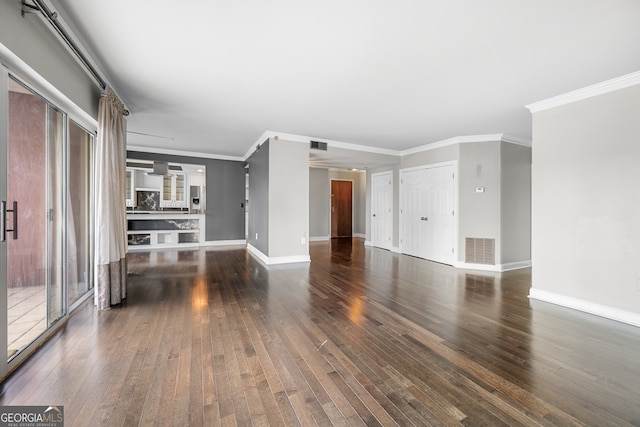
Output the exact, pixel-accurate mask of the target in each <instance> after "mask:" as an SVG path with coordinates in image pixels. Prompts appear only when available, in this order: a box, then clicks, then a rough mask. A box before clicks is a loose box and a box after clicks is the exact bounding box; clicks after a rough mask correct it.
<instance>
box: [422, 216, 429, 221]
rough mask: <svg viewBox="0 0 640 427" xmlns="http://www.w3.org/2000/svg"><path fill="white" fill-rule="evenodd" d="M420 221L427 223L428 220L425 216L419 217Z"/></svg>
mask: <svg viewBox="0 0 640 427" xmlns="http://www.w3.org/2000/svg"><path fill="white" fill-rule="evenodd" d="M420 221H429V218H427V217H426V216H421V217H420Z"/></svg>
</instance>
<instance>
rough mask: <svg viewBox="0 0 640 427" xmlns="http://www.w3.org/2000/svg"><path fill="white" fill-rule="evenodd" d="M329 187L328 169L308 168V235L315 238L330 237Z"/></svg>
mask: <svg viewBox="0 0 640 427" xmlns="http://www.w3.org/2000/svg"><path fill="white" fill-rule="evenodd" d="M330 191H331V187H330V185H329V170H328V169H320V168H310V169H309V236H310V238H316V239H327V238H329V237H330V234H331V231H330V230H329V222H330V219H329V209H331V200H330Z"/></svg>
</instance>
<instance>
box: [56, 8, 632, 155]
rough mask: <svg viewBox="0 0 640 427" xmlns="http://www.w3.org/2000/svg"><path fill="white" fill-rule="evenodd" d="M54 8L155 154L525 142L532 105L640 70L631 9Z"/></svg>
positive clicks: (137, 142)
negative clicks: (296, 140) (286, 138)
mask: <svg viewBox="0 0 640 427" xmlns="http://www.w3.org/2000/svg"><path fill="white" fill-rule="evenodd" d="M51 1H52V4H53V5H54V7H55V8H56V9H57V10H58V11H59V12H60V15H61V16H62V18H63V19H64V20H65V21H66V22H67V23H68V24H69V25H70V26H71V27H72V29H73V30H74V32H75V33H76V35H77V36H78V37H79V38H80V39H81V40H82V42H83V44H84V45H85V47H86V48H87V49H88V50H89V51H90V52H91V53H92V55H94V56H95V60H96V62H97V63H98V64H99V66H100V67H101V68H102V70H103V71H104V73H105V74H106V77H107V79H108V80H109V81H110V82H111V84H112V85H113V86H114V88H115V90H116V91H117V93H118V94H119V95H120V96H121V97H122V99H123V101H124V103H125V104H126V105H127V107H128V108H129V109H130V110H131V112H132V115H131V116H130V117H129V119H128V129H129V131H131V132H130V133H129V135H128V144H129V145H130V146H136V147H143V148H145V147H146V148H148V149H158V150H180V151H187V152H193V153H206V154H211V155H223V156H238V157H241V156H243V155H245V154H246V153H247V150H249V149H250V148H251V146H252V145H253V144H254V143H255V142H256V141H258V140H259V138H261V136H263V135H264V133H265V132H266V131H273V132H283V133H289V134H295V135H303V136H308V137H311V138H313V139H317V140H331V141H340V142H344V143H348V144H358V145H364V146H367V147H376V148H384V149H389V150H398V151H399V150H406V149H410V148H413V147H417V146H421V145H424V144H428V143H432V142H436V141H440V140H444V139H448V138H452V137H457V136H466V135H483V134H507V135H510V136H513V137H516V138H521V139H529V140H530V139H531V117H530V114H529V112H528V111H527V110H526V109H525V108H524V107H523V106H524V105H526V104H529V103H532V102H535V101H539V100H542V99H545V98H548V97H552V96H555V95H559V94H562V93H565V92H568V91H571V90H575V89H579V88H582V87H585V86H588V85H591V84H595V83H598V82H601V81H604V80H608V79H611V78H615V77H618V76H621V75H624V74H628V73H631V72H634V71H638V70H640V1H637V0H607V1H602V0H536V1H513V0H484V1H478V0H447V1H435V0H395V1H391V0H341V1H337V0H316V1H310V0H271V1H264V0H191V1H175V0H154V1H141V0H136V1H132V0H110V1H108V2H102V1H97V0H93V1H88V0H58V1H55V0H51ZM145 134H148V135H145ZM150 135H153V136H150Z"/></svg>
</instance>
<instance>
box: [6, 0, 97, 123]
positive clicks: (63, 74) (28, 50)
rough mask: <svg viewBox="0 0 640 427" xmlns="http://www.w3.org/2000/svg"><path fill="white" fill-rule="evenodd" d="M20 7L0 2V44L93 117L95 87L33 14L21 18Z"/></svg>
mask: <svg viewBox="0 0 640 427" xmlns="http://www.w3.org/2000/svg"><path fill="white" fill-rule="evenodd" d="M20 10H21V4H20V1H1V2H0V43H2V44H3V45H4V46H5V47H6V48H8V49H9V50H10V51H11V52H13V53H14V54H15V55H17V56H18V57H19V58H20V59H21V60H22V61H24V62H25V63H26V64H27V65H28V66H29V67H31V68H32V69H33V70H35V71H36V72H38V73H39V74H40V75H41V76H42V77H43V78H44V79H46V80H47V81H48V82H49V83H51V84H52V85H53V86H54V87H55V88H56V89H58V90H59V91H60V92H62V93H63V94H65V96H67V97H68V98H69V99H71V101H73V102H74V103H75V104H76V105H77V106H78V107H80V108H81V109H82V110H83V111H84V112H86V113H87V114H89V115H90V116H91V117H93V118H95V119H97V117H98V99H99V97H100V89H99V88H98V86H97V85H96V84H95V83H94V82H93V80H91V78H90V77H89V76H88V75H87V74H86V72H85V71H84V70H83V69H82V68H81V67H80V65H79V64H78V62H77V61H76V60H75V58H73V57H72V56H71V54H70V53H69V52H68V51H67V49H66V48H65V47H64V46H63V45H62V43H61V42H59V41H58V39H57V38H56V36H55V35H54V34H53V33H52V32H51V30H49V29H48V28H47V26H46V24H45V23H44V22H43V21H42V20H41V19H40V18H39V17H38V16H37V14H27V16H25V17H24V18H21V17H20ZM0 60H2V58H0ZM27 83H30V82H29V81H27ZM44 95H47V94H46V93H45V94H44Z"/></svg>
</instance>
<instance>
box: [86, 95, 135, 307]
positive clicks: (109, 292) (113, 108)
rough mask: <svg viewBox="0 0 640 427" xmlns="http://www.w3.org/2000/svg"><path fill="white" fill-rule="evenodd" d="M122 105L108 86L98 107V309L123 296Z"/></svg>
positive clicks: (123, 129)
mask: <svg viewBox="0 0 640 427" xmlns="http://www.w3.org/2000/svg"><path fill="white" fill-rule="evenodd" d="M124 111H125V109H124V106H123V104H122V102H121V101H120V100H119V99H118V97H117V96H116V94H115V93H114V92H113V91H112V90H111V89H110V88H108V89H107V90H106V91H105V93H104V94H103V95H102V97H101V98H100V103H99V106H98V138H97V146H96V180H95V182H96V185H95V196H96V199H95V200H96V210H95V212H96V233H95V236H96V242H95V251H96V252H95V259H96V261H95V262H96V269H95V284H96V286H95V294H94V301H95V305H96V306H97V307H98V309H99V310H106V309H109V308H110V307H111V306H112V305H116V304H119V303H120V302H122V300H123V299H124V298H126V296H127V258H126V256H127V217H126V206H125V181H126V140H125V123H124V118H123V117H122V116H123V114H124Z"/></svg>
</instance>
